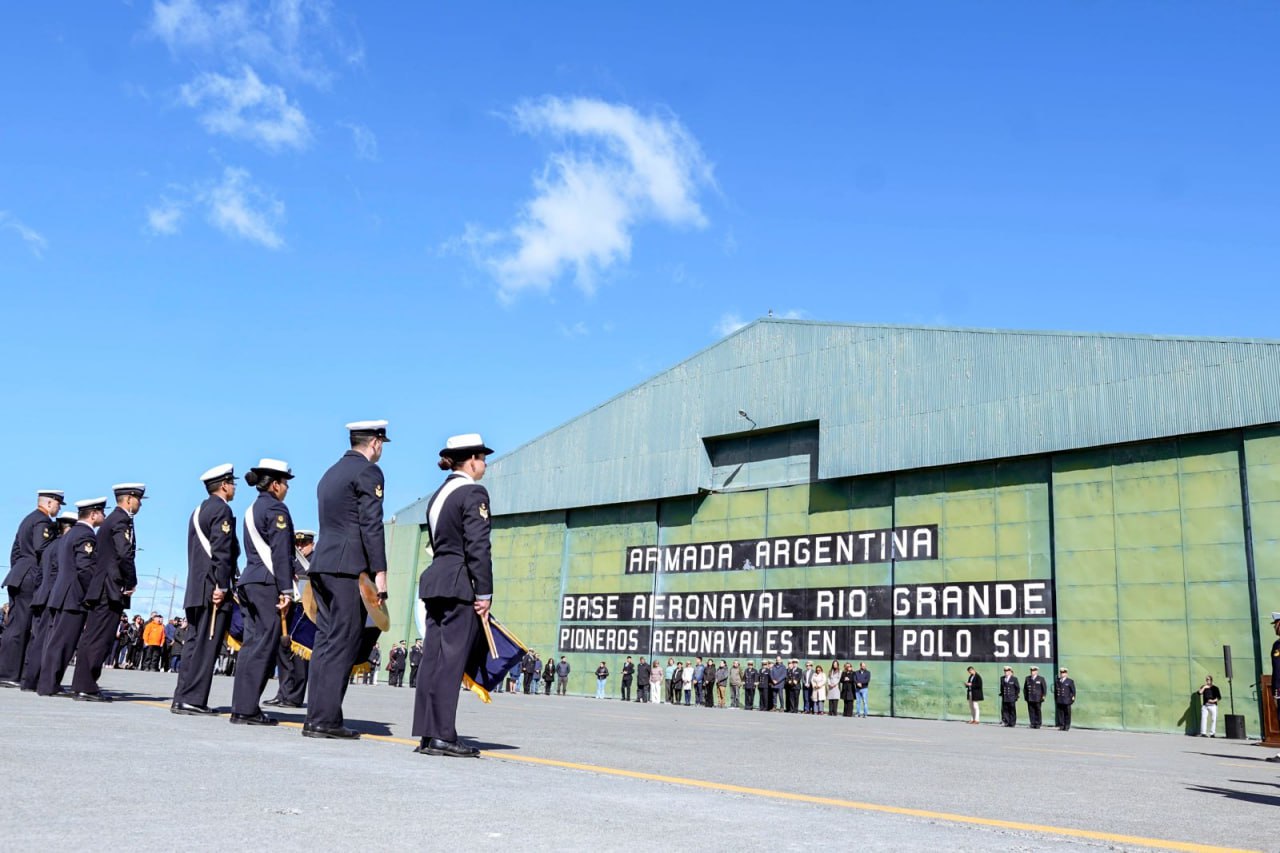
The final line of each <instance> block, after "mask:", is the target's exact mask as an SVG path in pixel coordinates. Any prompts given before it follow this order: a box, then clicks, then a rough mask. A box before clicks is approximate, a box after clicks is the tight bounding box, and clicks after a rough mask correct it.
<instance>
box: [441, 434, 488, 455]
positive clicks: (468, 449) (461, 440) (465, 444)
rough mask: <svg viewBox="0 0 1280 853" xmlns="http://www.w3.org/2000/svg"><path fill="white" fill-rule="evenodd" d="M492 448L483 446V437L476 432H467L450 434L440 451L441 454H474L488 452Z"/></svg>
mask: <svg viewBox="0 0 1280 853" xmlns="http://www.w3.org/2000/svg"><path fill="white" fill-rule="evenodd" d="M492 452H493V449H492V448H489V447H485V444H484V439H483V438H481V437H480V433H478V432H468V433H463V434H462V435H451V436H449V440H448V441H446V442H445V443H444V448H443V449H442V450H441V451H440V455H441V456H474V455H476V454H479V453H485V454H489V453H492Z"/></svg>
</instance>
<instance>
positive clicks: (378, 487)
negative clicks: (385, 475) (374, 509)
mask: <svg viewBox="0 0 1280 853" xmlns="http://www.w3.org/2000/svg"><path fill="white" fill-rule="evenodd" d="M373 496H374V497H375V498H378V499H379V500H381V499H382V484H381V483H379V484H378V485H376V486H374V487H373Z"/></svg>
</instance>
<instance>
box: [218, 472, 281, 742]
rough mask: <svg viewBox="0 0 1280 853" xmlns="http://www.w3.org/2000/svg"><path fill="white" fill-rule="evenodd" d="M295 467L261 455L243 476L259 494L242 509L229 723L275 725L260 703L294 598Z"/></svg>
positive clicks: (273, 667) (274, 721) (273, 665)
mask: <svg viewBox="0 0 1280 853" xmlns="http://www.w3.org/2000/svg"><path fill="white" fill-rule="evenodd" d="M292 479H293V471H292V470H291V469H290V468H289V465H288V463H286V462H284V461H282V460H279V459H263V460H261V461H259V462H258V464H257V466H255V467H253V468H250V469H249V473H248V474H245V476H244V481H245V482H246V483H248V484H249V485H250V486H253V487H255V488H256V489H257V490H258V499H257V500H256V501H254V502H253V506H251V507H249V510H248V511H247V512H246V513H245V514H244V540H245V543H246V544H245V560H244V572H242V573H241V575H240V583H239V584H238V585H237V586H236V597H237V599H238V600H239V602H240V612H241V613H242V614H243V615H244V640H243V641H242V643H241V646H240V654H238V655H237V656H236V674H235V684H234V686H233V687H232V689H231V722H233V723H238V724H241V725H249V726H274V725H276V722H277V721H276V720H275V718H273V717H268V716H267V715H266V714H264V713H262V709H261V708H260V707H259V706H258V702H259V700H261V699H262V691H263V690H265V689H266V687H267V682H268V681H270V680H271V673H272V671H273V670H274V669H275V664H276V654H277V652H278V650H279V648H280V635H281V631H280V620H281V618H283V616H284V613H285V612H286V611H287V610H288V608H289V607H290V605H292V603H293V516H291V515H290V514H289V508H288V507H287V506H285V503H284V499H285V496H286V495H288V494H289V481H290V480H292Z"/></svg>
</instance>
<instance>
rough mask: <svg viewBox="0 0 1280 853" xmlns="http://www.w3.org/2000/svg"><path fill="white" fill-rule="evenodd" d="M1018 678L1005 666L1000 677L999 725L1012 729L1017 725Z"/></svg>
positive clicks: (1010, 668) (1011, 668)
mask: <svg viewBox="0 0 1280 853" xmlns="http://www.w3.org/2000/svg"><path fill="white" fill-rule="evenodd" d="M1019 687H1020V685H1019V684H1018V676H1016V675H1014V674H1013V667H1011V666H1006V667H1005V668H1004V674H1003V675H1001V676H1000V725H1002V726H1005V727H1007V728H1013V727H1014V726H1016V725H1017V724H1018V694H1019V693H1021V692H1022V691H1021V690H1019V689H1018V688H1019Z"/></svg>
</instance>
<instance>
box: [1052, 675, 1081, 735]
mask: <svg viewBox="0 0 1280 853" xmlns="http://www.w3.org/2000/svg"><path fill="white" fill-rule="evenodd" d="M1053 700H1054V704H1055V705H1056V710H1057V714H1056V715H1055V716H1056V717H1057V723H1058V729H1059V730H1060V731H1064V732H1069V731H1071V706H1072V705H1074V704H1075V703H1076V683H1075V682H1074V681H1073V680H1072V679H1071V677H1070V676H1069V675H1067V668H1066V667H1065V666H1064V667H1062V668H1061V669H1059V670H1058V680H1057V681H1055V682H1053Z"/></svg>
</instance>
